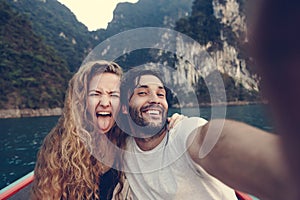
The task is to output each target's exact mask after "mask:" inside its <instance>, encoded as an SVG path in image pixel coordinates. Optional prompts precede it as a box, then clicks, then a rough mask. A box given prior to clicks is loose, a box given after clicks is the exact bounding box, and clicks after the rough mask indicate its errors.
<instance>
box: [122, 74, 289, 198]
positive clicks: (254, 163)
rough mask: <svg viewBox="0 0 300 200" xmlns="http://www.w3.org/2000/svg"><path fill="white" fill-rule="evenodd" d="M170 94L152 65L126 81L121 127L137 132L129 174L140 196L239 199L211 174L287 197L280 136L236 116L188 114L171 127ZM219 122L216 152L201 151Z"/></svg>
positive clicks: (233, 183)
mask: <svg viewBox="0 0 300 200" xmlns="http://www.w3.org/2000/svg"><path fill="white" fill-rule="evenodd" d="M128 74H129V75H128ZM166 96H167V95H166V88H165V87H164V84H163V81H162V79H160V76H159V75H158V74H157V73H156V72H154V71H152V70H139V69H135V70H132V71H131V72H129V73H127V76H125V78H124V80H123V82H122V85H121V101H122V104H123V106H122V111H123V113H124V114H125V116H126V118H127V120H128V123H123V124H122V128H123V130H125V131H126V132H127V134H129V135H131V136H132V137H129V138H128V140H127V143H126V147H127V148H126V152H125V155H124V159H125V174H126V177H127V179H128V183H129V185H130V187H131V190H132V193H133V197H134V198H135V199H236V197H235V194H234V191H233V190H232V189H231V188H229V187H228V186H226V185H225V184H223V183H222V182H220V181H219V180H217V179H216V178H214V177H213V176H211V175H210V174H212V175H214V176H215V177H217V178H218V179H220V180H222V181H223V182H224V183H226V184H228V185H230V186H231V187H233V188H235V189H239V190H243V191H246V192H249V193H252V194H254V195H256V196H258V197H261V198H268V199H282V196H278V194H277V191H279V188H280V190H284V189H285V188H284V186H285V185H284V184H283V183H284V180H285V178H286V176H285V166H284V165H283V164H282V163H283V162H281V161H282V157H281V156H282V154H281V149H280V145H279V143H280V141H279V139H278V137H277V136H275V135H272V134H268V133H265V132H264V131H261V130H258V129H256V128H254V127H251V126H248V125H246V124H243V123H239V122H235V121H229V120H225V121H224V120H212V121H210V122H207V121H206V120H204V119H202V118H188V119H184V120H182V122H181V123H180V124H178V125H177V126H175V127H174V128H173V129H172V130H170V132H168V131H167V129H166V124H165V121H166V116H167V111H168V103H167V100H166ZM122 121H123V122H124V121H126V120H124V119H123V120H122ZM220 125H221V126H223V128H222V131H221V136H220V138H219V139H218V141H217V143H216V145H215V146H214V148H213V149H212V151H211V152H210V153H209V154H208V155H207V156H205V157H204V158H203V157H201V156H199V155H200V153H201V146H202V145H203V141H204V139H205V137H206V136H207V135H209V134H213V132H214V131H215V130H216V129H217V128H219V127H220ZM265 144H268V145H269V148H266V145H265ZM204 146H205V145H204ZM268 149H269V150H268ZM262 152H263V153H262ZM274 189H275V191H274ZM276 190H277V191H276Z"/></svg>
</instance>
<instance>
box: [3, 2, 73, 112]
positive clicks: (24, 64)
mask: <svg viewBox="0 0 300 200" xmlns="http://www.w3.org/2000/svg"><path fill="white" fill-rule="evenodd" d="M0 16H1V20H0V71H1V73H0V82H1V83H0V85H1V88H0V92H1V99H0V108H2V109H3V108H5V109H9V108H44V107H46V108H54V107H61V106H62V102H63V99H64V94H65V89H66V85H67V81H68V79H69V78H70V71H69V69H68V67H67V63H66V62H65V61H64V60H63V59H61V58H60V57H58V56H57V54H56V53H55V50H54V49H53V48H52V47H51V46H48V45H47V44H45V43H44V41H43V39H42V38H41V37H40V36H39V35H37V34H35V33H34V31H33V29H32V26H31V22H30V20H29V19H28V18H27V16H24V15H23V14H20V13H18V12H16V11H13V10H12V9H11V7H10V6H9V5H8V4H7V3H6V2H5V1H0Z"/></svg>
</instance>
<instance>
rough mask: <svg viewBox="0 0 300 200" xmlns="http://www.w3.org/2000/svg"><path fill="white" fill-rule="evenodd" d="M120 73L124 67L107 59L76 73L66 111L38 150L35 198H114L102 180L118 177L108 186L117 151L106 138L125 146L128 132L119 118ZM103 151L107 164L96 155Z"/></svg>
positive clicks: (33, 196)
mask: <svg viewBox="0 0 300 200" xmlns="http://www.w3.org/2000/svg"><path fill="white" fill-rule="evenodd" d="M121 76H122V69H121V68H120V66H118V65H117V64H116V63H113V62H106V61H97V62H90V63H87V64H86V65H84V66H82V67H81V68H80V69H79V71H78V72H77V73H76V74H75V75H74V76H73V78H72V79H71V81H70V83H69V88H68V90H67V95H66V100H65V106H64V110H63V114H62V116H61V117H60V119H59V121H58V123H57V125H56V126H55V127H54V128H53V129H52V130H51V132H50V133H49V134H48V135H47V136H46V138H45V140H44V142H43V145H42V147H41V149H40V151H39V153H38V158H37V163H36V166H35V181H34V183H33V188H32V195H31V196H32V198H33V199H103V198H104V199H106V198H108V199H109V198H110V195H111V194H110V193H111V192H112V191H109V189H108V188H104V186H103V187H102V183H104V182H105V180H103V179H105V178H107V179H108V180H114V181H110V182H108V183H106V182H105V183H106V184H105V185H111V186H114V185H116V183H117V175H116V174H117V173H116V171H115V170H113V169H111V167H112V165H113V164H114V163H113V162H114V160H115V159H114V157H115V155H114V154H113V152H109V151H108V149H107V148H106V146H104V145H105V144H104V142H101V138H102V139H103V136H105V137H107V138H108V139H109V140H110V141H111V142H112V143H113V144H116V145H118V146H120V147H121V146H122V144H123V143H122V141H123V140H124V136H123V135H121V134H120V133H121V131H120V130H119V129H118V127H117V126H116V125H115V120H114V117H115V114H116V113H118V111H119V101H120V100H119V84H120V78H121ZM108 80H109V81H108ZM107 81H108V82H107ZM105 82H106V84H104V83H105ZM108 83H109V84H108ZM101 134H102V136H101ZM99 135H100V136H99ZM95 143H97V148H95ZM99 143H100V145H99ZM101 144H102V145H101ZM98 154H101V155H102V156H105V160H106V162H104V163H105V164H103V162H100V161H99V160H97V159H96V158H95V156H94V155H98ZM96 157H97V156H96ZM115 164H118V163H115ZM104 174H106V176H107V174H109V175H108V177H106V176H104ZM112 176H113V178H112ZM99 186H100V187H99ZM111 190H113V187H112V189H111ZM99 194H100V195H99ZM107 195H108V196H107Z"/></svg>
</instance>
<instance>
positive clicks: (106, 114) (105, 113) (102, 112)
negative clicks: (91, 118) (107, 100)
mask: <svg viewBox="0 0 300 200" xmlns="http://www.w3.org/2000/svg"><path fill="white" fill-rule="evenodd" d="M96 114H97V116H111V113H110V112H105V111H101V112H97V113H96Z"/></svg>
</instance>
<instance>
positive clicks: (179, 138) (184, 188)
mask: <svg viewBox="0 0 300 200" xmlns="http://www.w3.org/2000/svg"><path fill="white" fill-rule="evenodd" d="M206 123H207V121H206V120H204V119H202V118H196V117H193V118H188V119H184V120H182V121H181V122H180V123H178V124H177V125H176V126H175V127H174V128H173V129H172V130H171V131H170V132H169V133H167V134H166V136H165V137H164V139H163V140H162V142H161V143H160V144H159V145H158V146H157V147H155V148H154V149H152V150H150V151H142V150H141V149H140V148H139V147H138V146H137V144H136V143H135V140H134V139H133V138H132V137H129V138H128V140H127V144H126V145H127V146H126V147H127V151H126V153H125V155H124V156H125V157H124V158H125V174H126V177H127V180H128V183H129V185H130V188H131V190H132V191H131V192H132V195H133V199H139V200H146V199H151V200H159V199H161V200H166V199H172V200H174V199H178V200H182V199H189V200H190V199H201V200H211V199H214V200H219V199H220V200H227V199H230V200H234V199H237V197H236V196H235V192H234V190H232V189H231V188H229V187H228V186H226V185H224V184H223V183H221V182H220V181H218V180H217V179H216V178H214V177H212V176H211V175H209V174H208V173H207V172H206V171H205V170H204V169H203V168H202V167H200V166H199V165H197V164H196V163H195V162H194V161H193V160H192V159H191V158H190V156H189V154H188V152H187V145H186V143H187V139H188V136H189V135H191V134H192V133H193V130H195V129H196V128H198V127H201V126H203V125H204V124H206Z"/></svg>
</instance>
